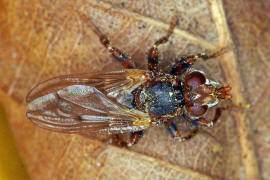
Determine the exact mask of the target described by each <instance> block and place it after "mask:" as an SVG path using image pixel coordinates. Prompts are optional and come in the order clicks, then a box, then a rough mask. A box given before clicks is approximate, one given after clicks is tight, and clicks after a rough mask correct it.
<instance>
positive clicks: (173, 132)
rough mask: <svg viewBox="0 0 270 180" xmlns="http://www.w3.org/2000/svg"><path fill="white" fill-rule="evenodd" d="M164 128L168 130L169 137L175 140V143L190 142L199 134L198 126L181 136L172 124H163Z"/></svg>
mask: <svg viewBox="0 0 270 180" xmlns="http://www.w3.org/2000/svg"><path fill="white" fill-rule="evenodd" d="M165 126H166V127H167V130H168V132H169V134H170V135H171V137H172V138H173V139H174V140H177V141H180V142H183V141H186V140H190V139H191V138H193V137H194V136H195V135H197V134H198V132H199V128H198V126H196V127H195V128H192V129H191V131H190V132H189V133H188V134H187V135H185V136H181V134H180V132H179V130H178V129H177V126H176V125H175V123H174V122H172V121H167V122H166V123H165Z"/></svg>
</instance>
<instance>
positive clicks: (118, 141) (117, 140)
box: [111, 131, 144, 148]
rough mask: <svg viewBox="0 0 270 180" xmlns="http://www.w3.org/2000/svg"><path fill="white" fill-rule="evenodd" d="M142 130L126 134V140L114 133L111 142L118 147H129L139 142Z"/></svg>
mask: <svg viewBox="0 0 270 180" xmlns="http://www.w3.org/2000/svg"><path fill="white" fill-rule="evenodd" d="M143 132H144V131H136V132H131V133H129V134H128V137H127V140H124V138H122V137H121V136H120V135H118V134H115V135H113V136H112V139H111V140H112V142H111V143H112V144H113V145H116V146H118V147H126V148H128V147H131V146H133V145H135V144H137V143H138V142H139V140H140V139H141V138H142V137H143Z"/></svg>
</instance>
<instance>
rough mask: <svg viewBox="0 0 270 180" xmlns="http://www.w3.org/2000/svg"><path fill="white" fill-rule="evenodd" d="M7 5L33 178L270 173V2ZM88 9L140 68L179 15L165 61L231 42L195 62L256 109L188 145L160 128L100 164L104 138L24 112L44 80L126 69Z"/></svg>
mask: <svg viewBox="0 0 270 180" xmlns="http://www.w3.org/2000/svg"><path fill="white" fill-rule="evenodd" d="M0 8H1V9H0V75H1V77H2V78H1V82H0V88H1V90H0V103H1V105H2V106H4V107H5V112H6V114H7V116H8V119H9V121H10V124H11V127H12V130H13V132H14V137H15V140H16V143H17V146H18V148H19V150H20V153H21V156H22V157H23V160H24V162H25V165H26V167H27V171H28V173H29V175H30V177H31V178H32V179H127V178H129V179H252V180H253V179H269V178H270V171H269V166H270V157H269V151H270V123H269V116H270V111H268V109H269V105H270V91H269V84H270V78H269V77H270V71H269V67H270V61H269V60H268V58H269V57H270V48H269V45H270V29H269V28H270V1H266V0H265V1H263V0H256V1H253V0H245V1H244V0H237V1H230V0H225V1H221V0H182V1H178V0H177V1H176V0H153V1H151V3H150V1H143V0H137V1H128V0H126V1H124V0H123V1H121V2H120V1H114V0H104V1H101V0H96V1H93V0H91V1H90V0H88V1H86V0H78V1H76V2H75V1H68V0H62V1H56V0H52V1H19V0H15V1H8V0H2V1H0ZM80 8H81V9H83V12H84V13H85V15H86V16H88V17H90V18H91V19H92V20H93V21H94V22H95V24H96V25H97V26H98V27H99V28H100V29H101V30H102V31H103V32H104V33H106V34H107V35H108V36H109V37H111V40H112V42H113V44H114V45H115V46H117V47H119V48H121V49H124V50H125V51H126V52H128V53H129V55H131V56H132V57H133V59H134V61H135V63H136V65H137V67H138V68H141V69H145V68H146V67H147V64H146V63H147V62H146V52H147V50H148V49H149V48H150V47H151V45H152V44H153V42H154V41H155V40H156V39H158V38H159V37H161V36H162V35H164V34H165V33H166V30H167V28H168V24H169V22H170V17H171V16H172V14H173V12H175V13H176V14H177V15H178V16H179V25H178V26H177V29H176V30H175V31H174V34H173V36H172V37H171V38H170V41H169V43H167V44H165V45H162V47H161V53H162V58H163V60H162V64H161V66H162V67H163V68H165V67H167V65H168V64H170V63H171V62H172V61H173V59H174V58H175V57H177V56H179V55H185V54H190V53H197V52H202V51H206V52H214V51H215V50H216V49H218V48H220V47H224V46H227V45H231V46H232V47H233V48H232V50H231V51H230V52H228V53H227V54H225V55H223V56H222V57H219V58H215V59H213V60H211V61H207V62H198V63H197V64H196V65H195V67H196V68H199V69H201V70H204V71H205V72H206V73H207V74H208V75H209V77H211V78H212V79H214V80H217V81H219V82H221V83H222V84H230V85H231V86H232V87H233V91H232V93H233V103H234V104H239V103H242V104H251V108H250V109H249V110H244V111H228V112H225V113H224V114H223V115H222V117H221V120H220V121H219V123H218V124H217V125H216V127H214V128H212V129H208V130H203V131H202V132H201V133H200V135H198V136H197V137H195V138H194V139H193V140H191V141H188V142H185V143H179V142H173V141H171V140H170V139H169V136H167V133H166V131H165V130H164V129H163V128H151V129H150V130H149V131H147V133H146V135H145V137H144V138H143V139H142V141H140V143H139V144H138V145H137V146H135V147H133V148H132V149H130V150H126V149H120V148H116V147H112V146H108V148H106V150H105V151H103V152H102V153H100V154H99V156H98V157H97V158H98V160H99V162H101V166H100V167H98V166H96V165H95V164H94V163H93V156H92V153H93V152H94V151H95V150H96V149H98V148H99V147H100V146H102V143H100V142H99V141H97V140H91V139H88V138H84V137H82V136H79V135H65V134H58V133H53V132H48V131H45V130H43V129H40V128H37V127H35V126H34V125H32V124H31V123H30V122H29V121H28V120H27V119H26V117H25V110H26V104H25V102H24V99H25V96H26V94H27V92H28V91H29V89H30V88H31V87H32V86H33V85H35V84H36V83H38V82H40V81H42V80H45V79H48V78H51V77H54V76H57V75H60V74H70V73H86V72H98V71H113V70H119V69H121V68H122V67H121V65H119V64H118V63H115V61H114V60H113V59H112V58H111V56H110V55H109V54H108V53H107V51H106V49H104V48H103V47H102V45H101V44H100V43H99V41H98V38H97V37H96V35H95V34H94V33H93V32H92V31H91V29H90V28H88V27H87V26H86V25H85V24H84V23H83V22H82V21H81V20H80V19H79V17H78V16H77V15H76V14H75V13H74V11H73V10H74V9H80ZM172 11H173V12H172ZM220 106H222V104H220Z"/></svg>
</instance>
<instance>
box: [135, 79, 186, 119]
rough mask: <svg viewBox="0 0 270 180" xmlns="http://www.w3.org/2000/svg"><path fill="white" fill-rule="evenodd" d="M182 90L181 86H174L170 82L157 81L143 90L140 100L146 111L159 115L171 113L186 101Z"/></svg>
mask: <svg viewBox="0 0 270 180" xmlns="http://www.w3.org/2000/svg"><path fill="white" fill-rule="evenodd" d="M182 91H183V90H182V88H181V87H180V86H179V87H173V86H172V84H171V83H169V82H157V83H155V84H153V85H151V86H150V87H148V88H146V89H143V90H142V92H141V93H140V101H141V102H142V103H143V104H144V106H145V111H149V112H151V113H153V114H157V115H165V114H171V113H173V112H175V111H176V109H177V108H178V107H179V106H183V105H184V103H185V101H184V96H183V92H182Z"/></svg>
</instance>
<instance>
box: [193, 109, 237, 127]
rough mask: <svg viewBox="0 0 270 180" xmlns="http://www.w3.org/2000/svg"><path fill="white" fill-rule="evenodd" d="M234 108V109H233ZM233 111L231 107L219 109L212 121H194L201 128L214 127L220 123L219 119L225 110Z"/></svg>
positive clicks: (200, 119) (203, 119)
mask: <svg viewBox="0 0 270 180" xmlns="http://www.w3.org/2000/svg"><path fill="white" fill-rule="evenodd" d="M232 108H234V107H232ZM228 109H231V108H230V107H219V108H217V109H216V112H215V115H214V118H213V119H212V120H211V121H208V120H206V119H205V118H203V117H201V118H199V119H196V120H194V121H196V123H198V125H199V126H201V127H212V126H214V125H215V124H216V122H217V121H218V119H219V118H220V116H221V113H222V111H224V110H228Z"/></svg>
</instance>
